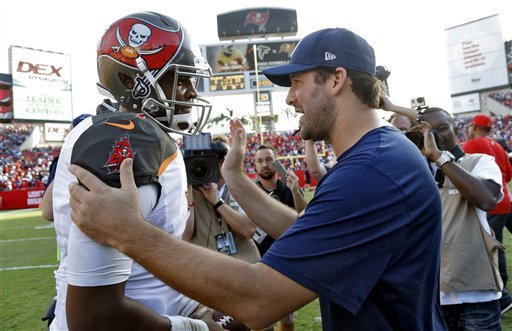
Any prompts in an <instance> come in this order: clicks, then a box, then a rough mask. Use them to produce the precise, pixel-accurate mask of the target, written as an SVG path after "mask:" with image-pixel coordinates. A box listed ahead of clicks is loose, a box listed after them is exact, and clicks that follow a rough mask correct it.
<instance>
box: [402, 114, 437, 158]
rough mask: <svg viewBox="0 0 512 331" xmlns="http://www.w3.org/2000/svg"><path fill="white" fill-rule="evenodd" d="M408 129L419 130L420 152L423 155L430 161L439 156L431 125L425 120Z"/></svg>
mask: <svg viewBox="0 0 512 331" xmlns="http://www.w3.org/2000/svg"><path fill="white" fill-rule="evenodd" d="M410 131H416V132H421V133H422V134H423V148H421V154H423V155H425V156H426V157H427V158H428V159H429V160H430V161H436V160H437V159H439V157H440V156H441V152H440V151H439V148H438V147H437V145H436V140H435V138H434V133H433V132H432V127H431V126H430V124H428V123H427V122H425V121H422V122H420V123H417V124H415V125H414V126H413V127H412V128H411V130H410Z"/></svg>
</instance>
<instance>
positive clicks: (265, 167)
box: [255, 148, 276, 179]
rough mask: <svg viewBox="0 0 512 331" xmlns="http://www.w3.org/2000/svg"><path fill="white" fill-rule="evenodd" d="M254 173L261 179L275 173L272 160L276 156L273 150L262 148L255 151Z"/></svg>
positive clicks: (269, 177) (270, 176)
mask: <svg viewBox="0 0 512 331" xmlns="http://www.w3.org/2000/svg"><path fill="white" fill-rule="evenodd" d="M255 159H256V173H257V174H258V176H260V177H261V178H263V179H271V178H273V177H274V176H275V175H276V169H275V167H274V161H275V160H276V156H275V155H274V151H273V150H271V149H269V148H263V149H259V150H257V151H256V155H255Z"/></svg>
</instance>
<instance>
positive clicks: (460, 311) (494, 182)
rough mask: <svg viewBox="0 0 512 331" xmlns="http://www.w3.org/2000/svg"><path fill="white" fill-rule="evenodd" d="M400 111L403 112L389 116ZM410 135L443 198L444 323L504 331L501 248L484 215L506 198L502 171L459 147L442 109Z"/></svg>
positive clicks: (421, 119)
mask: <svg viewBox="0 0 512 331" xmlns="http://www.w3.org/2000/svg"><path fill="white" fill-rule="evenodd" d="M387 101H389V100H387ZM390 104H391V103H388V105H390ZM391 105H392V104H391ZM397 108H401V109H405V108H402V107H396V106H394V108H392V109H387V110H395V109H397ZM411 111H413V110H411ZM404 112H405V113H407V111H404ZM404 112H402V113H404ZM409 114H410V112H409ZM410 132H416V133H421V135H422V137H423V141H422V142H421V145H422V146H421V148H420V150H421V153H422V154H423V155H424V156H425V157H427V159H428V162H429V163H430V166H431V169H433V170H434V172H435V173H436V175H435V178H436V181H437V183H438V187H439V191H440V193H441V201H442V207H443V233H442V255H441V308H442V312H443V317H444V319H445V322H446V324H447V326H448V328H449V330H501V320H500V305H499V298H500V297H501V290H502V288H503V282H502V280H501V277H500V274H499V270H498V264H497V255H498V250H499V249H502V248H503V246H502V245H501V243H500V242H499V241H497V240H496V239H495V238H494V237H493V235H492V231H491V230H490V228H489V225H488V223H487V220H486V217H485V211H487V210H491V209H492V208H494V206H495V205H496V204H497V203H498V201H499V200H500V199H501V198H502V197H503V192H502V186H501V173H500V171H499V168H498V166H497V164H496V163H495V162H494V160H493V158H492V157H489V156H488V155H484V154H464V152H463V151H462V149H461V148H460V147H459V146H458V145H457V142H456V132H455V129H454V127H453V120H452V116H451V115H450V114H449V113H448V112H446V111H445V110H443V109H441V108H428V107H426V108H425V109H423V110H422V111H420V112H419V113H418V119H417V121H416V124H415V125H414V126H413V127H412V128H411V130H410ZM410 132H408V133H410ZM435 136H437V137H435ZM436 141H437V142H439V144H438V143H437V142H436ZM450 151H451V152H450ZM452 153H453V154H452ZM454 154H455V155H456V156H454Z"/></svg>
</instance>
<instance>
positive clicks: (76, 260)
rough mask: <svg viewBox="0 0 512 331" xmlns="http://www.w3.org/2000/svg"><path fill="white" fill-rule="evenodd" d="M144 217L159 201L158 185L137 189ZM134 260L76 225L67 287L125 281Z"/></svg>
mask: <svg viewBox="0 0 512 331" xmlns="http://www.w3.org/2000/svg"><path fill="white" fill-rule="evenodd" d="M138 191H139V200H140V205H141V213H142V217H144V218H147V217H148V215H149V214H150V213H151V211H152V209H153V207H154V206H155V205H156V203H157V199H158V187H157V185H156V184H150V185H143V186H140V187H139V188H138ZM132 263H133V260H132V259H131V258H129V257H128V256H126V255H124V254H123V253H121V252H120V251H118V250H117V249H115V248H113V247H109V246H104V245H101V244H98V243H97V242H95V241H94V240H92V239H90V238H89V237H87V236H86V235H85V234H84V233H83V232H82V231H80V229H79V228H78V227H77V226H76V225H75V224H74V223H73V224H72V225H71V229H70V232H69V241H68V284H70V285H74V286H104V285H112V284H118V283H121V282H124V281H126V280H127V279H128V277H129V276H130V273H131V270H132Z"/></svg>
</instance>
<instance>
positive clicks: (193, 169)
mask: <svg viewBox="0 0 512 331" xmlns="http://www.w3.org/2000/svg"><path fill="white" fill-rule="evenodd" d="M189 170H190V171H189V173H190V175H191V176H192V177H193V178H194V179H196V180H198V181H201V180H203V179H206V178H208V177H209V176H210V175H211V172H212V170H211V167H210V165H209V164H208V162H206V160H204V159H200V158H199V159H195V160H193V161H192V162H191V163H190V166H189Z"/></svg>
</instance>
